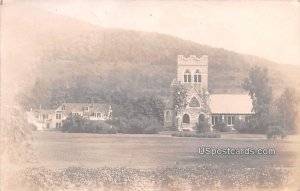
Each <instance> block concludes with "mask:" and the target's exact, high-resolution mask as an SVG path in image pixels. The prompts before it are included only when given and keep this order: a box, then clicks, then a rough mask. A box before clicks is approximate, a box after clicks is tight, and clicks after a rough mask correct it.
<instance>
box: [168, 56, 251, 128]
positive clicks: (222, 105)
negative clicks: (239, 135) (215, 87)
mask: <svg viewBox="0 0 300 191" xmlns="http://www.w3.org/2000/svg"><path fill="white" fill-rule="evenodd" d="M179 88H182V89H183V90H184V92H185V93H184V95H185V96H184V97H185V99H184V100H185V103H183V105H182V106H179V105H178V104H177V103H176V98H175V97H177V95H178V96H180V94H182V92H181V91H180V89H179ZM170 90H171V96H170V99H169V100H168V101H167V104H166V107H165V111H164V127H165V128H175V129H177V130H178V131H194V130H195V128H196V125H197V123H199V121H207V122H209V124H211V126H213V125H216V124H217V123H219V122H224V123H226V124H227V126H230V127H232V128H234V121H235V120H244V121H246V120H248V118H249V116H251V115H252V114H253V113H252V101H251V98H250V97H249V96H248V95H247V94H210V93H209V92H208V56H206V55H203V56H202V57H197V56H195V55H191V56H189V57H184V56H182V55H178V57H177V77H176V78H175V79H174V80H173V81H172V83H171V85H170Z"/></svg>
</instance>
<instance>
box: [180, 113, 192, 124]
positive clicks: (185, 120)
mask: <svg viewBox="0 0 300 191" xmlns="http://www.w3.org/2000/svg"><path fill="white" fill-rule="evenodd" d="M182 123H190V116H189V115H188V114H184V115H183V117H182Z"/></svg>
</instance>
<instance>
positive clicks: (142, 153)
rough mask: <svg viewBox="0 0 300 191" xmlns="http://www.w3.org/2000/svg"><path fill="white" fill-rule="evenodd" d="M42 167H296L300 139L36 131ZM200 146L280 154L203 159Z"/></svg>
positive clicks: (35, 142)
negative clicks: (273, 150) (246, 149)
mask: <svg viewBox="0 0 300 191" xmlns="http://www.w3.org/2000/svg"><path fill="white" fill-rule="evenodd" d="M33 145H34V150H35V153H36V156H37V158H38V161H37V162H38V164H32V165H42V166H46V167H50V168H65V167H69V166H83V167H92V168H93V167H103V166H108V167H130V168H138V169H145V168H146V169H148V168H157V167H170V166H175V165H176V166H179V167H181V166H182V167H183V166H192V165H203V164H216V165H230V164H233V165H234V164H238V165H243V166H245V167H249V168H251V167H263V166H275V167H293V166H295V165H296V163H295V160H296V157H297V152H298V150H299V147H300V139H299V137H296V136H294V137H293V136H290V137H288V138H287V139H284V140H276V141H272V140H266V138H265V136H263V135H240V134H223V135H222V138H219V139H218V138H216V139H205V138H179V137H171V136H169V135H124V134H116V135H101V134H68V133H60V132H34V134H33ZM199 147H213V148H227V147H232V148H246V147H251V148H275V149H276V155H267V156H266V155H247V156H246V155H245V156H234V155H229V156H228V155H227V156H220V155H218V156H217V155H215V156H213V157H212V156H209V155H199V154H198V148H199Z"/></svg>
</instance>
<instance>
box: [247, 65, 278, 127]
mask: <svg viewBox="0 0 300 191" xmlns="http://www.w3.org/2000/svg"><path fill="white" fill-rule="evenodd" d="M243 88H244V89H245V90H247V91H249V95H250V96H251V99H252V106H253V108H252V111H253V112H254V113H255V114H254V119H255V122H256V126H255V129H256V132H259V133H265V132H266V131H267V128H268V126H269V124H270V122H271V121H270V118H272V117H270V114H271V110H272V98H273V96H272V88H271V86H270V85H269V79H268V70H267V68H260V67H258V66H255V67H254V68H252V69H251V70H250V74H249V77H247V78H246V79H245V80H244V83H243Z"/></svg>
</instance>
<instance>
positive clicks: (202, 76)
mask: <svg viewBox="0 0 300 191" xmlns="http://www.w3.org/2000/svg"><path fill="white" fill-rule="evenodd" d="M177 83H178V84H182V85H185V86H195V87H197V88H198V89H205V90H207V89H208V56H206V55H204V56H202V57H200V58H198V57H197V56H195V55H191V56H190V57H184V56H183V55H178V56H177Z"/></svg>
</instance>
